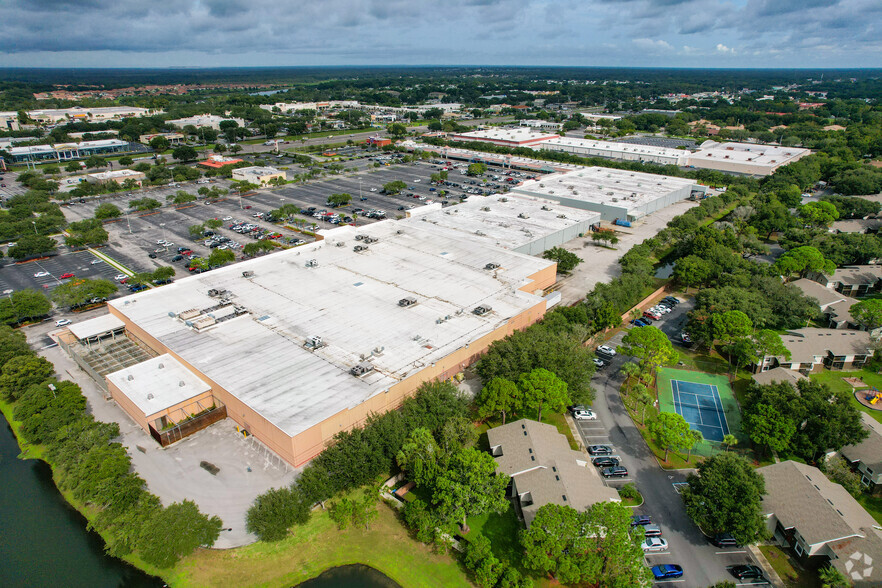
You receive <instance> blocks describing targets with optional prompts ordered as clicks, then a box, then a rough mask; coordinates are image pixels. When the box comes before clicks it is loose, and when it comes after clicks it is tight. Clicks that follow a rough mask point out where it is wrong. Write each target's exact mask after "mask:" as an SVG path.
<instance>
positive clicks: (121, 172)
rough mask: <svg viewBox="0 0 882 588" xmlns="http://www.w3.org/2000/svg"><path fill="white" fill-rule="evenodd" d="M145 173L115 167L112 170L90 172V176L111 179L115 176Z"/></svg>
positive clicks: (126, 176)
mask: <svg viewBox="0 0 882 588" xmlns="http://www.w3.org/2000/svg"><path fill="white" fill-rule="evenodd" d="M143 175H144V173H143V172H139V171H135V170H133V169H114V170H110V171H105V172H98V173H94V174H89V177H91V178H95V179H96V180H111V179H114V178H129V177H131V176H143Z"/></svg>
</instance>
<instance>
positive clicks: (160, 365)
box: [107, 353, 211, 416]
mask: <svg viewBox="0 0 882 588" xmlns="http://www.w3.org/2000/svg"><path fill="white" fill-rule="evenodd" d="M107 379H108V380H109V381H110V382H112V383H113V385H114V386H116V387H117V388H119V389H120V391H121V392H122V393H123V394H125V395H126V397H127V398H128V399H129V400H131V401H132V402H134V403H135V405H136V406H137V407H138V409H139V410H140V411H141V412H142V413H144V416H150V415H152V414H156V413H157V412H159V411H161V410H165V409H167V408H171V407H172V406H174V405H176V404H179V403H181V402H184V401H185V400H189V399H190V398H193V397H194V396H198V395H199V394H202V393H203V392H207V391H209V390H211V386H209V385H208V384H206V383H205V382H203V381H202V380H201V379H199V378H198V377H197V376H196V374H194V373H193V372H191V371H190V370H188V369H187V368H186V367H184V366H183V365H182V364H181V363H180V362H179V361H178V360H176V359H175V358H174V357H172V356H171V355H169V354H168V353H166V354H164V355H160V356H159V357H154V358H153V359H148V360H147V361H142V362H141V363H138V364H135V365H133V366H131V367H127V368H125V369H122V370H119V371H118V372H113V373H112V374H109V375H108V376H107ZM206 408H207V407H206Z"/></svg>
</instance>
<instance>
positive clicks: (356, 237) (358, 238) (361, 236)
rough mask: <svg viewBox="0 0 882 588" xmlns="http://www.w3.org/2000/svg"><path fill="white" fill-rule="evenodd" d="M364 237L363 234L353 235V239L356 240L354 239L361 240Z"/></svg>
mask: <svg viewBox="0 0 882 588" xmlns="http://www.w3.org/2000/svg"><path fill="white" fill-rule="evenodd" d="M364 238H365V235H356V236H355V240H356V241H361V240H363V239H364Z"/></svg>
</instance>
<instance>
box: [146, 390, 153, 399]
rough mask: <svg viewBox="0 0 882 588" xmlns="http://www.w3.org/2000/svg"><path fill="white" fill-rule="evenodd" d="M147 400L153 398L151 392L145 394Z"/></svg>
mask: <svg viewBox="0 0 882 588" xmlns="http://www.w3.org/2000/svg"><path fill="white" fill-rule="evenodd" d="M147 400H153V393H152V392H150V393H149V394H147Z"/></svg>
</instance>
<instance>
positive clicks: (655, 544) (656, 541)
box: [640, 537, 668, 551]
mask: <svg viewBox="0 0 882 588" xmlns="http://www.w3.org/2000/svg"><path fill="white" fill-rule="evenodd" d="M640 547H642V548H643V551H667V549H668V542H667V541H666V540H665V539H662V538H661V537H647V538H646V540H645V541H644V542H643V543H641V544H640Z"/></svg>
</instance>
